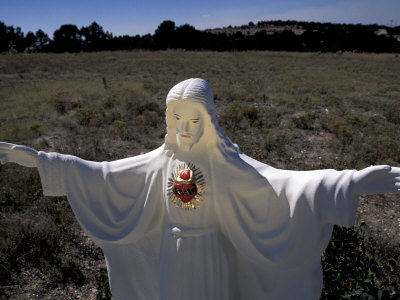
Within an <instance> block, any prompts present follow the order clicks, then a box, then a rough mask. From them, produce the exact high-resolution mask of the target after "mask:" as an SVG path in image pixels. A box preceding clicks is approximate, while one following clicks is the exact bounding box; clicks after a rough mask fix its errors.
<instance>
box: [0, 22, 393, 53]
mask: <svg viewBox="0 0 400 300" xmlns="http://www.w3.org/2000/svg"><path fill="white" fill-rule="evenodd" d="M274 27H275V28H281V29H280V30H275V31H274V30H272V31H271V28H274ZM282 28H283V29H282ZM293 28H297V29H301V32H300V33H298V32H297V33H295V32H294V30H293ZM233 29H234V30H232V27H231V26H229V27H228V28H224V29H221V30H197V29H196V28H194V27H193V26H191V25H188V24H185V25H181V26H176V25H175V23H174V22H173V21H163V22H162V23H161V24H160V25H159V26H158V28H157V29H156V30H155V32H154V34H146V35H142V36H140V35H135V36H129V35H123V36H114V35H113V34H112V33H110V32H108V31H104V29H103V27H102V26H100V25H99V24H97V23H96V22H93V23H92V24H91V25H89V26H87V27H82V28H80V29H79V28H78V27H77V26H76V25H72V24H66V25H62V26H61V27H60V28H59V29H57V30H56V31H55V32H54V34H53V38H52V39H51V38H50V37H49V36H48V35H47V34H46V33H44V32H43V31H42V30H40V29H39V30H38V31H36V33H33V32H28V33H27V34H26V35H25V34H24V33H23V32H22V31H21V28H20V27H16V28H14V27H13V26H7V25H6V24H5V23H3V22H0V52H5V51H9V52H10V50H13V51H15V52H22V51H25V52H27V51H28V52H30V51H36V52H80V51H88V52H90V51H105V50H111V51H113V50H132V49H146V50H165V49H185V50H214V51H246V50H272V51H312V52H317V51H320V52H337V51H359V52H375V53H382V52H391V53H393V52H397V53H398V52H400V41H399V37H400V26H398V27H385V26H378V25H360V24H357V25H355V24H332V23H316V22H297V21H262V22H258V23H257V24H254V23H253V22H250V23H249V24H248V25H243V26H241V27H238V28H236V27H235V28H233ZM382 30H384V32H380V33H381V34H378V33H379V31H382ZM396 37H397V38H396ZM27 49H28V50H27Z"/></svg>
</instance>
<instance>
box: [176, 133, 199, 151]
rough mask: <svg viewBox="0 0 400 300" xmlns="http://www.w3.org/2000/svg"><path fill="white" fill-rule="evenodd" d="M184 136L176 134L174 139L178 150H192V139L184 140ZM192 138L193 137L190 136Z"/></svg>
mask: <svg viewBox="0 0 400 300" xmlns="http://www.w3.org/2000/svg"><path fill="white" fill-rule="evenodd" d="M183 139H185V138H184V137H180V136H179V134H177V135H176V141H177V144H178V147H179V149H180V150H182V151H185V152H189V151H190V150H192V147H193V145H194V144H195V142H194V141H184V140H183ZM191 139H193V138H191Z"/></svg>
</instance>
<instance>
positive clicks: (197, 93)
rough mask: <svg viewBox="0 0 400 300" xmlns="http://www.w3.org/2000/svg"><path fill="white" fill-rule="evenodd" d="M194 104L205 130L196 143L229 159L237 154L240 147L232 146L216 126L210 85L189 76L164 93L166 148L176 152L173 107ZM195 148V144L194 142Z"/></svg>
mask: <svg viewBox="0 0 400 300" xmlns="http://www.w3.org/2000/svg"><path fill="white" fill-rule="evenodd" d="M188 102H190V103H191V104H193V107H194V108H196V109H198V110H199V111H200V113H201V115H202V118H203V124H204V131H203V135H202V137H201V138H200V140H199V142H198V143H199V145H201V146H202V147H206V148H205V149H204V150H207V151H210V150H213V149H214V150H219V151H218V152H219V153H221V154H222V155H223V156H225V158H226V159H229V157H231V155H237V154H238V151H239V149H238V148H237V146H235V145H234V144H233V143H232V142H231V140H230V139H229V138H228V136H227V135H226V134H225V132H224V131H223V130H222V128H221V127H220V126H219V125H218V121H217V117H216V115H215V108H214V98H213V94H212V91H211V87H210V85H209V84H208V82H207V81H205V80H204V79H200V78H192V79H187V80H185V81H182V82H180V83H178V84H177V85H175V86H174V87H173V88H172V89H171V90H170V91H169V93H168V95H167V100H166V103H167V111H166V123H167V135H166V136H165V148H166V150H172V151H176V150H177V149H178V148H177V147H178V146H177V141H176V126H175V121H174V116H173V111H174V106H175V105H179V104H180V103H188ZM194 147H196V145H194Z"/></svg>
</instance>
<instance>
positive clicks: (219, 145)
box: [0, 79, 400, 300]
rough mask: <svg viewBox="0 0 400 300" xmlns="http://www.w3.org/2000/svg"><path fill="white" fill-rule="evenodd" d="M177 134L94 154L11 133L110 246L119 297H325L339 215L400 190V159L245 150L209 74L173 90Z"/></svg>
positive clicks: (6, 148) (3, 155)
mask: <svg viewBox="0 0 400 300" xmlns="http://www.w3.org/2000/svg"><path fill="white" fill-rule="evenodd" d="M166 103H167V111H166V123H167V135H166V136H165V143H164V144H163V145H162V146H161V147H159V148H157V149H155V150H153V151H151V152H149V153H146V154H143V155H139V156H135V157H130V158H126V159H121V160H117V161H112V162H93V161H86V160H83V159H80V158H78V157H74V156H71V155H63V154H59V153H45V152H42V151H40V152H37V151H35V150H33V149H30V148H28V147H25V146H20V145H14V144H9V143H1V144H0V160H1V162H2V163H6V162H15V163H18V164H20V165H23V166H26V167H37V168H38V169H39V173H40V177H41V182H42V186H43V192H44V194H45V195H49V196H61V195H66V196H67V197H68V200H69V203H70V205H71V207H72V209H73V211H74V213H75V216H76V218H77V219H78V221H79V223H80V225H81V226H82V228H83V230H84V231H85V232H86V233H87V234H88V235H89V237H90V238H91V239H93V241H95V242H96V244H97V245H98V246H99V247H100V248H101V249H102V250H103V252H104V255H105V258H106V262H107V268H108V275H109V280H110V286H111V291H112V294H113V296H114V297H115V299H118V300H124V299H129V300H130V299H162V300H178V299H182V300H187V299H192V300H193V299H194V300H196V299H198V300H205V299H207V300H212V299H215V300H223V299H226V300H232V299H319V297H320V294H321V289H322V267H321V254H322V253H323V251H324V249H325V248H326V246H327V245H328V242H329V240H330V237H331V233H332V229H333V225H334V224H339V225H342V226H352V225H353V223H354V219H355V215H356V211H357V205H358V198H359V196H360V195H361V194H380V193H400V168H396V167H390V166H374V167H369V168H366V169H363V170H360V171H357V170H344V171H336V170H316V171H289V170H281V169H276V168H273V167H271V166H268V165H266V164H263V163H261V162H259V161H256V160H254V159H252V158H250V157H248V156H246V155H245V154H243V153H242V152H241V151H240V149H239V147H238V146H236V145H234V144H233V143H232V142H231V140H230V139H229V138H228V137H227V136H226V135H225V133H224V132H223V130H222V129H221V128H220V127H219V125H218V123H217V118H216V115H215V110H214V102H213V95H212V92H211V88H210V86H209V84H208V83H207V82H206V81H205V80H203V79H188V80H185V81H183V82H180V83H178V84H177V85H176V86H174V87H173V88H172V89H171V90H170V92H169V93H168V95H167V100H166Z"/></svg>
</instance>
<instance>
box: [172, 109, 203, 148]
mask: <svg viewBox="0 0 400 300" xmlns="http://www.w3.org/2000/svg"><path fill="white" fill-rule="evenodd" d="M173 114H174V121H175V125H176V140H177V143H178V146H179V148H180V149H181V150H184V151H189V150H190V149H192V147H193V145H194V144H196V143H197V142H198V141H199V140H200V138H201V136H202V135H203V129H204V123H203V119H202V117H201V113H200V111H199V110H198V109H197V108H196V107H195V105H193V103H182V104H181V103H180V104H177V105H175V107H174V110H173Z"/></svg>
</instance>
